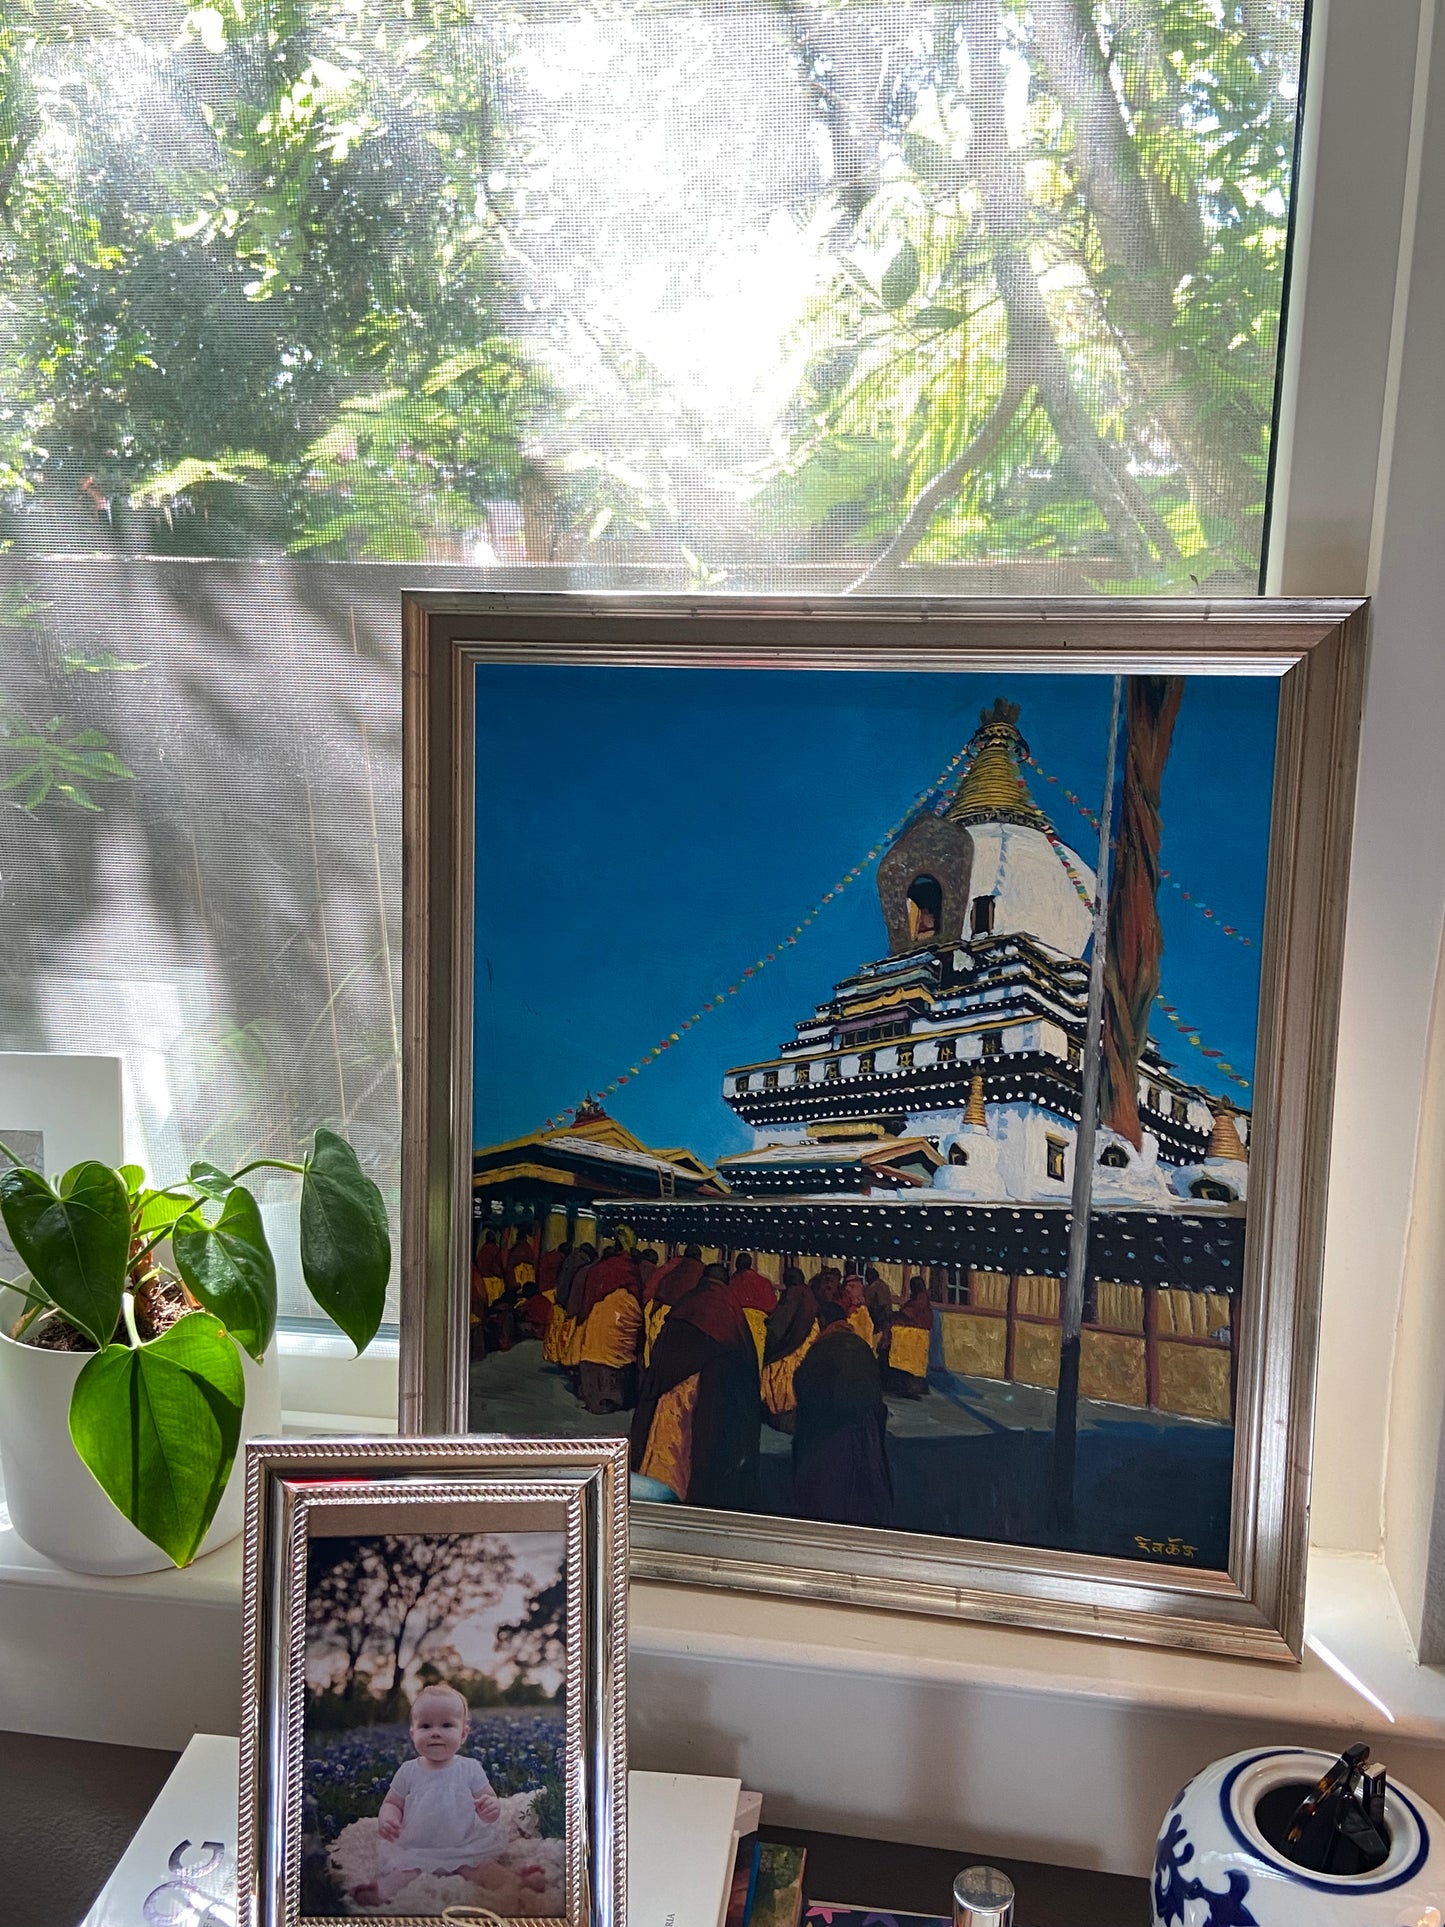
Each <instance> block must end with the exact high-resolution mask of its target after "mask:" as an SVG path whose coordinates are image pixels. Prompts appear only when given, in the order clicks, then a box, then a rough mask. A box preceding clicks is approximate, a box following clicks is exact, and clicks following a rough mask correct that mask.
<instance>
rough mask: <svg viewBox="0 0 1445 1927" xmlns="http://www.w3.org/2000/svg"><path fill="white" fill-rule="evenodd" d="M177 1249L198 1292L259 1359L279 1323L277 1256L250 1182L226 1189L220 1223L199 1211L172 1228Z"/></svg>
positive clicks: (180, 1263)
mask: <svg viewBox="0 0 1445 1927" xmlns="http://www.w3.org/2000/svg"><path fill="white" fill-rule="evenodd" d="M171 1250H172V1251H173V1252H174V1253H175V1258H176V1269H177V1270H178V1271H179V1272H180V1274H181V1276H182V1278H184V1279H185V1281H186V1283H187V1285H188V1286H189V1287H190V1290H191V1295H192V1297H194V1298H199V1299H200V1301H201V1303H202V1304H203V1305H204V1306H205V1308H206V1310H207V1311H213V1312H214V1313H215V1314H216V1316H217V1318H219V1319H220V1321H221V1323H222V1324H223V1325H225V1326H226V1327H227V1328H228V1330H229V1331H230V1332H231V1335H232V1336H233V1337H234V1338H235V1339H236V1340H237V1342H238V1343H239V1344H242V1345H244V1346H245V1347H246V1350H247V1351H248V1352H249V1353H250V1354H251V1356H252V1358H254V1359H257V1360H259V1359H260V1358H261V1356H262V1354H263V1353H264V1352H265V1350H266V1347H267V1346H268V1345H269V1344H270V1343H271V1335H272V1333H273V1332H274V1331H275V1329H276V1260H275V1259H274V1258H273V1257H272V1256H271V1247H270V1245H268V1244H267V1242H266V1231H265V1227H264V1226H263V1225H262V1223H261V1207H260V1206H259V1205H258V1204H257V1202H256V1200H255V1198H254V1197H252V1195H251V1193H250V1192H249V1191H248V1190H247V1189H246V1187H245V1185H244V1184H237V1185H233V1186H232V1188H231V1189H230V1190H229V1191H228V1192H227V1193H226V1201H225V1203H224V1204H223V1205H222V1206H221V1215H220V1217H219V1218H217V1220H216V1222H215V1223H214V1224H207V1223H206V1220H205V1219H204V1218H203V1217H202V1216H201V1214H200V1212H199V1211H193V1212H191V1213H189V1214H188V1215H187V1216H186V1217H184V1218H182V1219H181V1220H180V1221H179V1222H178V1223H177V1225H176V1227H175V1229H174V1231H172V1233H171Z"/></svg>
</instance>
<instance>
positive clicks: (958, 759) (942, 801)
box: [543, 749, 972, 1131]
mask: <svg viewBox="0 0 1445 1927" xmlns="http://www.w3.org/2000/svg"><path fill="white" fill-rule="evenodd" d="M971 761H972V759H971V758H970V757H969V754H968V751H967V750H966V749H961V750H960V751H959V752H958V754H957V755H956V756H954V757H951V758H950V759H949V761H948V762H947V763H945V765H944V766H943V768H942V770H940V771H939V773H938V775H937V777H935V779H934V780H933V782H931V783H930V784H929V785H928V787H927V789H922V790H919V792H918V794H917V795H916V796H915V797H914V798H913V800H912V801H911V802H910V803H909V805H908V808H907V809H906V810H905V811H904V812H903V814H902V815H901V816H900V817H899V818H898V820H897V822H896V823H891V824H890V825H889V826H888V828H887V829H886V830H885V831H884V832H883V834H882V835H881V836H880V837H879V838H878V840H877V842H876V843H875V844H874V845H873V847H872V849H870V850H869V851H868V853H867V854H866V855H865V856H863V857H861V858H860V859H859V860H858V862H857V863H855V864H854V865H853V868H852V869H851V870H846V871H844V873H843V875H842V876H841V877H840V878H839V879H838V881H837V882H836V883H835V884H834V885H833V887H832V889H831V890H825V891H824V892H823V894H822V896H821V897H819V898H818V900H817V902H816V903H815V904H814V905H813V907H812V909H811V910H809V912H808V913H807V915H806V916H805V917H803V918H802V919H801V920H800V921H799V922H797V923H795V924H794V925H793V928H792V929H791V930H790V931H789V932H788V933H787V934H786V935H785V936H783V937H780V938H779V939H778V941H777V942H776V943H775V944H774V945H773V948H772V949H771V950H768V951H765V952H764V953H763V955H762V956H761V957H758V958H757V959H756V960H755V961H754V962H753V963H751V964H749V965H748V967H747V969H746V970H744V971H743V973H742V975H741V976H740V977H739V978H738V980H737V982H736V983H732V984H729V985H728V986H727V988H726V990H719V991H717V992H715V993H714V995H713V996H711V997H708V998H706V999H705V1000H704V1002H703V1003H701V1004H700V1005H699V1006H698V1008H697V1009H696V1010H695V1011H694V1012H693V1013H692V1015H691V1016H690V1017H688V1018H687V1019H686V1020H685V1021H684V1022H682V1023H680V1024H679V1025H678V1027H677V1029H676V1030H670V1031H668V1032H667V1034H666V1035H665V1036H664V1037H661V1038H659V1039H658V1041H657V1042H656V1043H655V1044H654V1045H653V1046H652V1048H651V1050H647V1051H644V1052H643V1053H642V1055H641V1056H640V1057H639V1058H638V1059H637V1062H636V1063H635V1064H629V1065H628V1067H627V1069H626V1071H625V1072H622V1073H620V1074H619V1075H618V1076H616V1077H614V1078H613V1080H612V1082H611V1083H610V1084H603V1085H600V1086H599V1087H598V1089H597V1092H596V1095H597V1096H598V1097H611V1096H612V1094H613V1093H614V1092H615V1091H619V1090H621V1088H622V1087H623V1085H624V1084H630V1083H631V1082H632V1081H633V1079H634V1078H637V1077H640V1076H641V1075H642V1073H643V1072H644V1071H645V1070H646V1069H647V1068H648V1066H649V1065H650V1064H655V1063H656V1062H657V1060H658V1058H659V1057H661V1056H662V1054H663V1052H664V1051H669V1050H671V1049H672V1047H673V1045H674V1044H680V1043H681V1042H682V1037H683V1033H684V1032H685V1031H689V1030H691V1029H692V1028H693V1026H694V1025H696V1024H700V1023H701V1022H702V1020H703V1018H704V1017H706V1016H707V1015H709V1013H710V1012H712V1011H715V1010H721V1009H722V1007H723V1005H724V1004H725V1003H726V1002H727V1000H728V998H729V997H736V996H737V994H738V992H739V991H740V990H742V988H743V987H744V985H745V984H746V983H747V981H748V980H749V978H752V977H756V976H758V975H759V974H760V973H761V972H762V971H764V970H766V969H767V967H768V965H769V964H772V963H776V962H777V960H778V958H779V957H780V956H781V955H782V953H783V952H784V951H785V950H787V949H789V948H790V947H791V946H792V945H794V944H796V943H797V941H798V939H799V937H801V936H802V934H803V932H804V931H805V930H806V929H807V928H808V926H809V925H810V924H812V923H814V922H816V920H817V919H818V917H820V916H821V915H822V913H823V911H824V910H825V909H826V907H827V906H828V905H829V904H830V903H833V902H836V900H837V899H838V898H839V897H840V896H842V894H843V892H844V891H845V890H846V889H847V888H848V887H849V885H850V884H853V883H856V882H857V881H858V879H859V877H861V876H862V875H863V874H864V873H865V871H867V870H868V869H869V868H870V866H871V865H872V864H874V863H876V862H877V860H878V859H879V857H881V856H882V855H883V853H884V851H885V850H886V849H887V848H888V847H889V845H890V844H891V843H892V842H893V839H894V838H895V837H896V836H898V835H899V833H900V832H901V831H902V829H903V827H904V825H905V824H906V823H907V822H908V821H909V820H910V819H911V818H912V817H914V816H916V815H917V814H918V813H919V811H920V810H922V809H923V808H924V806H925V805H927V804H929V803H930V801H932V808H933V813H934V815H935V816H942V815H943V814H944V812H945V811H946V809H947V808H948V804H949V800H950V798H951V796H952V794H953V791H954V790H955V789H956V788H957V786H958V785H959V784H960V783H961V782H962V781H963V778H964V776H965V775H966V774H967V770H966V769H965V770H961V769H960V766H961V765H963V764H964V763H965V762H971ZM592 1096H593V1093H592V1092H590V1091H589V1092H588V1094H587V1097H585V1098H583V1099H582V1101H581V1102H580V1103H577V1104H569V1105H568V1106H567V1107H566V1109H565V1110H562V1111H559V1112H558V1113H557V1115H556V1116H555V1117H549V1118H548V1119H547V1122H546V1124H545V1125H544V1127H543V1128H544V1129H545V1130H548V1131H551V1130H555V1129H556V1128H557V1127H558V1126H559V1125H564V1124H566V1123H567V1121H568V1119H570V1118H575V1117H576V1116H577V1115H578V1113H579V1112H581V1111H582V1110H584V1109H585V1108H586V1106H587V1104H588V1102H589V1101H590V1099H591V1098H592Z"/></svg>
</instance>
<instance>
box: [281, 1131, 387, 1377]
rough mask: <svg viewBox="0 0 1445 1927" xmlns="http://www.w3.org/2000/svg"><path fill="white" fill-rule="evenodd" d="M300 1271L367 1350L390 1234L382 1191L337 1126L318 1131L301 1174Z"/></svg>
mask: <svg viewBox="0 0 1445 1927" xmlns="http://www.w3.org/2000/svg"><path fill="white" fill-rule="evenodd" d="M301 1269H302V1272H303V1273H304V1274H305V1278H306V1286H307V1289H308V1290H309V1291H310V1293H311V1295H312V1297H313V1298H314V1299H315V1300H316V1302H317V1304H318V1305H320V1307H321V1309H322V1310H323V1311H324V1312H325V1313H326V1315H327V1317H328V1318H331V1319H334V1320H335V1322H336V1323H337V1324H338V1325H340V1327H341V1329H342V1330H343V1331H344V1332H345V1333H346V1335H347V1337H348V1338H349V1339H350V1340H351V1342H352V1344H353V1345H355V1347H356V1349H357V1351H358V1352H364V1351H365V1350H366V1348H367V1346H368V1345H369V1344H370V1343H371V1341H372V1339H373V1338H374V1337H375V1336H376V1328H377V1326H378V1325H379V1324H380V1323H381V1314H382V1309H383V1307H384V1305H385V1301H386V1284H387V1280H388V1278H389V1277H390V1276H391V1232H390V1230H389V1229H388V1227H387V1222H386V1206H385V1204H384V1203H383V1202H382V1196H381V1193H380V1191H378V1190H377V1188H376V1186H375V1185H374V1184H373V1183H372V1181H371V1179H370V1178H369V1177H367V1175H366V1173H365V1172H364V1171H363V1170H362V1168H361V1166H360V1164H358V1162H357V1159H356V1153H355V1151H353V1150H352V1148H351V1146H350V1145H349V1144H348V1143H347V1142H346V1140H345V1138H341V1137H338V1136H337V1135H336V1133H335V1132H334V1131H324V1130H323V1131H318V1132H317V1133H316V1139H315V1143H314V1144H313V1146H312V1151H311V1156H310V1157H309V1158H308V1159H307V1160H306V1169H305V1175H304V1177H303V1178H302V1180H301Z"/></svg>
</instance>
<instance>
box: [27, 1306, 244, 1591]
mask: <svg viewBox="0 0 1445 1927" xmlns="http://www.w3.org/2000/svg"><path fill="white" fill-rule="evenodd" d="M22 1302H23V1301H22V1300H21V1299H20V1298H18V1297H17V1296H16V1295H15V1293H13V1292H10V1291H0V1469H3V1473H4V1479H5V1503H6V1505H7V1506H8V1507H9V1510H10V1522H11V1524H12V1525H13V1526H14V1528H15V1530H16V1532H18V1533H19V1535H20V1537H21V1538H22V1539H23V1540H24V1541H25V1543H26V1545H28V1546H33V1547H34V1549H35V1550H36V1552H43V1553H44V1554H45V1557H46V1558H47V1559H53V1560H54V1561H55V1563H56V1565H58V1566H65V1567H66V1568H67V1569H68V1570H69V1571H71V1572H95V1573H108V1574H119V1573H136V1572H164V1571H166V1570H167V1569H168V1568H169V1567H170V1565H171V1561H170V1560H169V1559H168V1558H167V1556H166V1555H165V1553H163V1552H162V1551H161V1549H160V1547H159V1546H153V1545H152V1544H151V1542H150V1540H149V1539H147V1538H146V1536H145V1535H144V1533H141V1532H137V1531H136V1529H135V1527H134V1526H133V1525H132V1524H131V1522H130V1520H129V1519H126V1518H124V1517H122V1515H121V1514H120V1513H119V1512H117V1511H116V1509H115V1507H114V1506H113V1505H112V1504H111V1502H110V1500H109V1499H108V1498H107V1497H106V1495H105V1493H104V1492H103V1491H102V1490H101V1488H100V1486H99V1485H98V1484H97V1483H96V1481H95V1479H94V1477H93V1476H92V1475H91V1473H90V1471H89V1469H88V1467H87V1466H86V1465H85V1463H84V1462H83V1461H82V1459H81V1458H80V1455H79V1454H78V1453H77V1451H76V1449H75V1447H74V1446H73V1445H72V1444H71V1442H70V1423H69V1414H70V1394H71V1390H72V1388H73V1387H74V1385H75V1381H76V1379H77V1378H78V1377H79V1376H80V1374H81V1371H82V1370H83V1369H84V1367H85V1363H86V1360H87V1359H89V1358H91V1357H93V1356H94V1354H93V1353H91V1352H44V1351H37V1350H36V1349H35V1347H34V1346H33V1345H17V1344H16V1343H15V1341H14V1339H12V1338H9V1337H7V1336H6V1335H5V1334H6V1333H8V1331H9V1329H10V1327H11V1325H13V1324H14V1322H15V1320H16V1319H17V1318H18V1317H19V1315H20V1312H21V1309H22ZM241 1369H242V1371H243V1373H244V1375H245V1380H246V1411H245V1416H244V1417H243V1419H242V1421H241V1437H242V1441H243V1442H244V1441H245V1440H246V1439H249V1438H262V1437H268V1436H270V1437H274V1436H276V1435H278V1434H279V1433H280V1430H281V1373H280V1367H279V1366H278V1364H277V1360H276V1348H275V1346H274V1345H273V1346H272V1348H271V1350H270V1351H269V1352H268V1353H267V1354H266V1356H265V1358H264V1359H263V1360H262V1361H261V1363H260V1364H259V1365H258V1364H256V1362H255V1360H254V1359H252V1358H249V1357H248V1356H247V1355H246V1353H245V1352H242V1353H241ZM245 1500H246V1467H245V1453H244V1452H237V1454H236V1463H235V1465H234V1467H233V1468H232V1471H231V1476H230V1478H229V1479H228V1480H227V1482H226V1489H225V1491H224V1492H223V1493H222V1494H221V1503H220V1505H219V1507H218V1508H217V1510H216V1516H215V1518H214V1519H213V1520H212V1521H211V1529H210V1531H209V1532H208V1533H207V1534H206V1537H205V1540H204V1542H203V1543H202V1546H201V1552H202V1553H207V1552H214V1551H215V1550H216V1549H217V1547H218V1546H224V1545H226V1544H228V1543H229V1542H230V1541H231V1540H232V1539H234V1538H235V1537H236V1536H237V1534H238V1533H239V1532H240V1530H241V1527H242V1525H243V1524H244V1522H245Z"/></svg>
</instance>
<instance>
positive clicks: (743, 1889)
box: [724, 1833, 758, 1927]
mask: <svg viewBox="0 0 1445 1927" xmlns="http://www.w3.org/2000/svg"><path fill="white" fill-rule="evenodd" d="M757 1879H758V1836H757V1835H756V1834H755V1833H745V1834H744V1835H743V1836H742V1838H741V1839H740V1840H739V1841H738V1850H737V1857H736V1859H735V1860H734V1861H733V1879H732V1888H731V1890H730V1892H729V1894H728V1903H727V1912H726V1915H725V1917H724V1927H748V1921H749V1919H750V1918H751V1916H752V1911H753V1890H754V1888H755V1887H756V1885H757Z"/></svg>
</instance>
